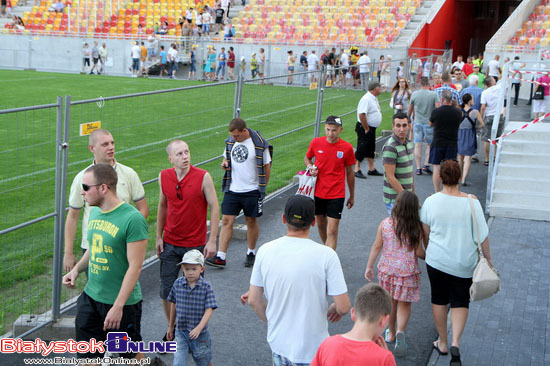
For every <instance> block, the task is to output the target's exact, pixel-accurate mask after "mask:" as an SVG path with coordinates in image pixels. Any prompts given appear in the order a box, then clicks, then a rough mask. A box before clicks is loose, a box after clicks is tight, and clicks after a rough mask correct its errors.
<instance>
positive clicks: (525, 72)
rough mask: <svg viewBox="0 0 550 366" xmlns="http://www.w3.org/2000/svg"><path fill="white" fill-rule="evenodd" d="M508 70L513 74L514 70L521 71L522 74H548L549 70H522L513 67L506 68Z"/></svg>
mask: <svg viewBox="0 0 550 366" xmlns="http://www.w3.org/2000/svg"><path fill="white" fill-rule="evenodd" d="M508 72H509V73H510V74H515V73H516V72H519V73H522V74H541V75H543V74H550V71H523V70H517V71H516V70H513V69H510V70H508Z"/></svg>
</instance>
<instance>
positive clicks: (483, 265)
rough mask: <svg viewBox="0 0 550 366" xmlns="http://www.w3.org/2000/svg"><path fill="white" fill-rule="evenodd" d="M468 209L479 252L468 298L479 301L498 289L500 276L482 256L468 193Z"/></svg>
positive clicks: (472, 205) (472, 207)
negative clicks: (470, 212)
mask: <svg viewBox="0 0 550 366" xmlns="http://www.w3.org/2000/svg"><path fill="white" fill-rule="evenodd" d="M468 201H469V202H470V210H471V211H472V220H473V222H474V233H475V238H476V240H477V250H478V252H479V261H478V262H477V266H476V268H475V269H474V275H473V276H472V286H470V300H471V301H479V300H483V299H487V298H489V297H491V296H493V295H494V294H496V293H497V292H499V291H500V276H499V274H498V271H497V270H496V268H494V267H492V266H491V265H490V264H489V262H487V259H486V258H485V257H484V256H483V251H482V250H481V241H480V240H479V230H478V227H477V220H476V214H475V210H474V202H473V201H472V195H471V194H469V195H468Z"/></svg>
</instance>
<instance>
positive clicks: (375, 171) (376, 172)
mask: <svg viewBox="0 0 550 366" xmlns="http://www.w3.org/2000/svg"><path fill="white" fill-rule="evenodd" d="M367 174H368V175H374V176H377V177H381V176H383V175H384V174H382V173H380V172H379V171H378V170H376V169H374V170H369V171H368V172H367Z"/></svg>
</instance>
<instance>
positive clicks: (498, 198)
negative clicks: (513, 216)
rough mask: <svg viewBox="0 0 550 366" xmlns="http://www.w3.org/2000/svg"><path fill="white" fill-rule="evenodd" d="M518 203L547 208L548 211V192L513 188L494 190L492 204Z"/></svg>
mask: <svg viewBox="0 0 550 366" xmlns="http://www.w3.org/2000/svg"><path fill="white" fill-rule="evenodd" d="M499 204H504V205H520V206H526V207H531V208H534V209H537V210H544V209H546V210H548V212H549V213H550V194H548V193H542V192H533V191H531V192H527V191H519V192H518V191H514V190H500V189H499V190H496V189H495V190H494V192H493V205H499Z"/></svg>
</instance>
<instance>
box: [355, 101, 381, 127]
mask: <svg viewBox="0 0 550 366" xmlns="http://www.w3.org/2000/svg"><path fill="white" fill-rule="evenodd" d="M362 113H364V114H366V116H367V124H368V125H369V126H370V127H374V128H376V127H378V126H380V123H382V112H381V111H380V104H379V103H378V99H377V98H376V97H375V96H374V95H373V94H371V92H367V93H366V94H365V95H363V97H362V98H361V100H360V101H359V105H358V106H357V122H360V121H361V119H360V118H359V115H360V114H362Z"/></svg>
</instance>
